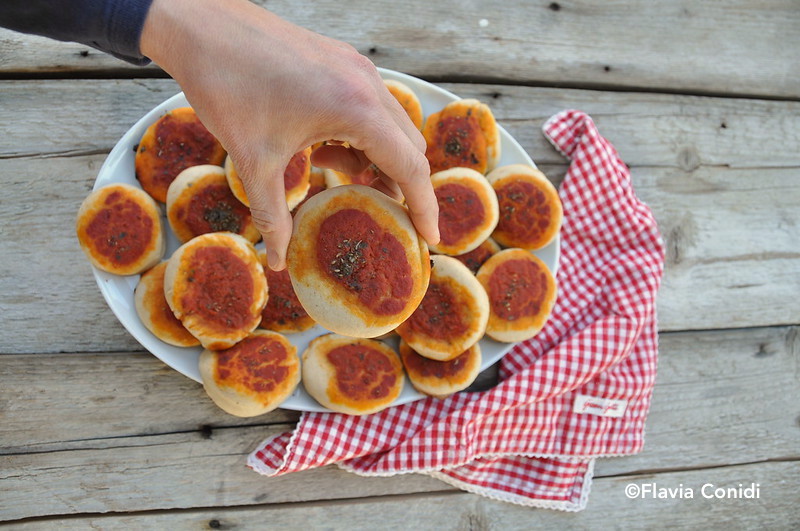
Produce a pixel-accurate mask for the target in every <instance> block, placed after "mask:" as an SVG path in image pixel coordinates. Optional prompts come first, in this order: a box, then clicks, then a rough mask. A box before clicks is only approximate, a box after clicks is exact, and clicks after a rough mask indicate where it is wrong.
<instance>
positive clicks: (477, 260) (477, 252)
mask: <svg viewBox="0 0 800 531" xmlns="http://www.w3.org/2000/svg"><path fill="white" fill-rule="evenodd" d="M493 254H494V250H493V249H492V246H491V245H490V244H489V243H488V242H484V243H482V244H480V245H479V246H477V247H476V248H475V249H473V250H471V251H470V252H468V253H464V254H460V255H458V256H454V257H453V258H455V259H456V260H458V261H460V262H461V263H462V264H464V265H465V266H467V267H468V268H469V270H470V271H472V274H473V275H475V274H477V273H478V269H480V268H481V266H482V265H483V263H484V262H486V260H488V259H489V258H491V257H492V255H493Z"/></svg>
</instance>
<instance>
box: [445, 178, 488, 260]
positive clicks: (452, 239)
mask: <svg viewBox="0 0 800 531" xmlns="http://www.w3.org/2000/svg"><path fill="white" fill-rule="evenodd" d="M434 193H435V194H436V199H437V200H438V203H439V235H440V238H441V241H442V244H444V245H454V244H456V243H458V242H459V241H460V240H461V239H462V238H464V236H465V235H468V234H469V233H470V231H472V230H474V229H475V228H476V227H478V226H480V224H481V223H482V222H483V220H484V217H485V209H484V208H483V203H482V202H481V200H480V197H478V194H477V193H476V192H475V190H473V189H472V188H470V187H468V186H464V185H463V184H459V183H445V184H443V185H441V186H438V187H436V189H435V190H434Z"/></svg>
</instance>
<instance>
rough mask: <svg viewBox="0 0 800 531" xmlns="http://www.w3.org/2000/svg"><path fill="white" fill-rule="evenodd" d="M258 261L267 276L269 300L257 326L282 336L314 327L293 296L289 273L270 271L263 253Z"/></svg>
mask: <svg viewBox="0 0 800 531" xmlns="http://www.w3.org/2000/svg"><path fill="white" fill-rule="evenodd" d="M258 259H259V261H261V265H262V266H263V267H264V273H265V274H266V275H267V289H268V290H269V299H267V305H266V306H264V311H262V312H261V324H260V325H258V326H259V327H261V328H266V329H267V330H274V331H275V332H281V333H283V334H290V333H294V332H303V331H305V330H308V329H309V328H311V327H312V326H314V319H312V318H311V317H310V316H309V315H308V313H307V312H306V310H305V308H303V305H302V304H300V301H299V300H297V294H295V292H294V288H293V287H292V281H291V279H290V278H289V271H287V270H286V269H283V270H281V271H273V270H272V269H270V268H269V266H268V265H267V253H266V252H264V251H259V252H258Z"/></svg>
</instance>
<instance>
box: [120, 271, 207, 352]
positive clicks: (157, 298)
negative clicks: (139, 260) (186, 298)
mask: <svg viewBox="0 0 800 531" xmlns="http://www.w3.org/2000/svg"><path fill="white" fill-rule="evenodd" d="M166 269H167V263H166V262H161V263H160V264H158V265H156V266H155V267H153V268H151V269H148V270H147V271H145V272H144V273H142V277H141V278H140V279H139V283H138V284H137V285H136V289H135V290H134V291H133V302H134V305H135V306H136V313H137V314H138V315H139V319H140V320H141V321H142V324H143V325H144V326H145V328H147V329H148V330H150V332H152V333H153V335H154V336H156V337H157V338H158V339H160V340H161V341H163V342H164V343H168V344H170V345H174V346H176V347H196V346H197V345H199V344H200V341H198V340H197V338H196V337H194V336H193V335H192V334H190V333H189V331H188V330H186V328H185V327H184V326H183V324H181V322H180V321H179V320H178V318H177V317H175V314H173V313H172V309H171V308H170V307H169V304H167V299H166V297H165V296H164V271H166Z"/></svg>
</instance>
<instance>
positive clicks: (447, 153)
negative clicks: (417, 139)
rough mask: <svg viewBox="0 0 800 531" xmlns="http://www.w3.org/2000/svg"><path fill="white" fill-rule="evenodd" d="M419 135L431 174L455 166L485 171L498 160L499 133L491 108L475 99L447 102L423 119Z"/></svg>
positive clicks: (483, 172)
mask: <svg viewBox="0 0 800 531" xmlns="http://www.w3.org/2000/svg"><path fill="white" fill-rule="evenodd" d="M422 134H423V136H424V137H425V142H426V143H427V145H428V147H427V150H426V152H425V156H426V157H428V162H430V165H431V173H436V172H440V171H442V170H447V169H450V168H456V167H466V168H472V169H473V170H476V171H477V172H479V173H482V174H485V173H486V172H487V171H490V170H491V169H493V168H494V167H495V166H496V165H497V161H499V160H500V132H499V130H498V128H497V123H496V122H495V120H494V115H492V111H491V110H490V109H489V107H488V106H487V105H486V104H483V103H481V102H479V101H478V100H474V99H466V100H458V101H454V102H451V103H448V104H447V105H446V106H445V107H444V109H442V110H441V111H439V112H436V113H433V114H431V115H430V116H428V119H427V120H425V127H423V128H422Z"/></svg>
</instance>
